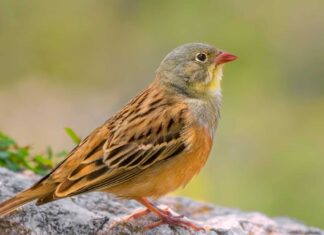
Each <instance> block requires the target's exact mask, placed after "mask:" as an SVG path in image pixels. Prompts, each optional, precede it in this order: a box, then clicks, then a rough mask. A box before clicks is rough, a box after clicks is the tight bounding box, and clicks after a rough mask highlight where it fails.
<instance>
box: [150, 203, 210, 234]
mask: <svg viewBox="0 0 324 235" xmlns="http://www.w3.org/2000/svg"><path fill="white" fill-rule="evenodd" d="M158 208H159V210H160V211H161V212H163V213H161V214H159V215H158V216H159V217H160V220H159V221H157V222H155V223H153V224H150V225H147V226H146V227H145V229H152V228H155V227H157V226H159V225H161V224H169V225H173V226H179V227H183V228H186V229H193V230H195V231H200V230H203V231H204V230H206V229H205V228H204V227H203V226H201V225H198V224H197V223H196V222H194V221H192V220H190V219H188V218H186V217H185V216H184V215H179V214H177V213H176V212H174V211H172V210H171V209H170V208H168V207H165V206H159V207H158Z"/></svg>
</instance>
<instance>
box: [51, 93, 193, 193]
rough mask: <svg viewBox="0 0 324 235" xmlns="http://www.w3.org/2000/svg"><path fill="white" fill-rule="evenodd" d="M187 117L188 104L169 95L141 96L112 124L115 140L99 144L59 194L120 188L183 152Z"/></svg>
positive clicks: (111, 122)
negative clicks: (121, 185)
mask: <svg viewBox="0 0 324 235" xmlns="http://www.w3.org/2000/svg"><path fill="white" fill-rule="evenodd" d="M160 96H161V98H160ZM143 97H145V98H143ZM150 97H152V98H150ZM153 98H154V99H153ZM170 102H171V103H170ZM187 116H188V109H187V106H186V105H185V104H183V103H181V102H174V101H171V100H166V99H164V98H163V94H155V93H154V92H153V93H148V94H145V93H144V94H142V95H141V96H139V97H137V98H136V99H135V101H133V102H131V103H130V104H129V106H128V108H127V106H126V108H125V109H124V110H123V111H121V112H120V113H119V114H118V115H117V116H115V117H113V118H112V120H111V121H110V122H109V123H107V128H108V129H109V131H110V135H109V138H108V139H106V140H105V141H103V142H101V143H99V144H98V146H93V149H92V151H91V152H89V154H87V155H86V156H84V157H83V158H82V161H81V162H80V163H79V164H78V166H77V167H75V168H74V169H73V171H70V173H69V175H67V176H66V178H65V180H63V181H62V182H61V183H60V184H59V185H58V186H57V188H56V190H55V195H54V197H58V198H61V197H67V196H71V195H76V194H80V193H84V192H89V191H94V190H101V189H107V188H110V187H113V186H117V185H119V184H122V183H123V182H125V181H128V180H130V179H132V178H133V177H135V176H137V175H139V174H141V173H142V172H143V171H145V170H146V169H147V168H148V167H150V166H152V165H153V164H159V163H161V162H163V161H167V160H168V159H170V158H173V157H174V156H177V155H179V154H181V153H183V152H184V151H186V149H187V148H188V144H189V143H188V141H187V139H186V137H185V136H187V132H188V128H187V127H188V123H186V122H187V119H188V118H187Z"/></svg>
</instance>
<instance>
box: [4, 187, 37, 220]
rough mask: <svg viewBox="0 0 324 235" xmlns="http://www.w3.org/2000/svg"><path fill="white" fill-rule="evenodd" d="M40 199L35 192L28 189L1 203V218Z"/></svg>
mask: <svg viewBox="0 0 324 235" xmlns="http://www.w3.org/2000/svg"><path fill="white" fill-rule="evenodd" d="M38 197H39V195H38V194H36V193H35V191H34V190H31V189H28V190H26V191H23V192H21V193H19V194H17V195H16V196H14V197H12V198H10V199H8V200H6V201H4V202H2V203H0V217H2V216H4V215H6V214H8V213H10V212H11V211H13V210H15V209H16V208H18V207H20V206H22V205H24V204H26V203H28V202H31V201H33V200H35V199H37V198H38Z"/></svg>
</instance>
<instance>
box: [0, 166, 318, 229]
mask: <svg viewBox="0 0 324 235" xmlns="http://www.w3.org/2000/svg"><path fill="white" fill-rule="evenodd" d="M35 180H36V177H35V176H26V175H21V174H15V173H13V172H10V171H8V170H6V169H4V168H0V200H1V201H2V200H4V199H5V198H8V197H9V196H12V195H13V194H15V193H17V192H20V191H22V190H23V189H25V188H27V187H28V186H30V185H31V184H32V182H34V181H35ZM159 203H162V204H164V205H167V206H170V207H171V208H173V209H174V210H175V211H177V212H179V213H181V214H184V215H185V216H187V217H189V218H191V219H193V220H195V221H196V222H197V223H201V224H203V225H204V226H205V227H208V228H209V230H208V231H204V232H199V233H198V232H194V231H189V230H186V229H183V228H179V227H174V226H169V225H160V226H158V227H156V228H154V229H151V230H146V231H144V230H143V227H144V226H145V225H148V224H151V223H153V222H156V221H158V218H157V217H156V216H154V215H152V214H149V215H147V216H144V217H142V218H139V219H136V220H132V221H130V222H125V220H123V218H125V216H127V215H129V214H131V213H133V212H134V211H136V210H138V209H140V208H142V207H141V206H140V205H139V204H137V203H136V202H134V201H126V200H119V199H117V198H114V197H113V196H111V195H108V194H104V193H89V194H85V195H81V196H76V197H73V198H68V199H63V200H60V201H57V202H53V203H49V204H47V205H44V206H40V207H37V206H35V205H34V204H33V203H30V204H28V205H25V206H24V207H23V208H21V209H18V210H16V211H15V212H12V213H11V214H10V215H8V216H6V217H4V218H0V234H1V235H2V234H10V235H11V234H12V235H14V234H15V235H16V234H17V235H18V234H37V235H38V234H39V235H43V234H68V235H73V234H98V235H104V234H122V235H127V234H150V235H162V234H163V235H172V234H180V235H184V234H214V235H268V234H269V235H270V234H271V235H276V234H284V235H285V234H292V235H299V234H300V235H302V234H305V235H306V234H307V235H324V231H323V230H320V229H317V228H312V227H308V226H306V225H303V224H302V223H300V222H297V221H294V220H292V219H289V218H269V217H268V216H266V215H264V214H261V213H258V212H242V211H240V210H236V209H227V208H222V207H217V206H214V205H210V204H205V203H200V202H195V201H192V200H190V199H186V198H180V197H165V198H163V199H161V200H160V201H159ZM198 221H199V222H198Z"/></svg>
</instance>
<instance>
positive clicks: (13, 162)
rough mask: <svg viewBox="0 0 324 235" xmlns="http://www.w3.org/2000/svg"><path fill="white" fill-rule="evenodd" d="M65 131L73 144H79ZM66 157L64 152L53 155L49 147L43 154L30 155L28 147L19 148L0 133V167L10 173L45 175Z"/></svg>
mask: <svg viewBox="0 0 324 235" xmlns="http://www.w3.org/2000/svg"><path fill="white" fill-rule="evenodd" d="M65 131H66V133H67V135H68V136H69V137H70V138H71V140H72V141H73V142H74V143H75V144H79V143H80V137H79V136H78V135H77V134H76V133H75V132H74V131H73V130H72V129H71V128H65ZM66 156H67V152H66V151H65V150H63V151H60V152H58V153H55V154H54V153H53V150H52V148H51V147H48V148H47V151H46V152H45V153H43V154H32V153H31V151H30V148H29V147H28V146H20V145H18V144H17V142H16V141H15V140H14V139H13V138H11V137H9V136H7V135H5V134H4V133H2V132H0V166H2V167H6V168H8V169H10V170H12V171H16V172H19V171H24V170H29V171H32V172H34V173H35V174H39V175H45V174H46V173H48V171H49V170H51V169H52V168H54V166H55V165H56V163H57V161H59V160H61V159H62V158H63V157H66Z"/></svg>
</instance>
